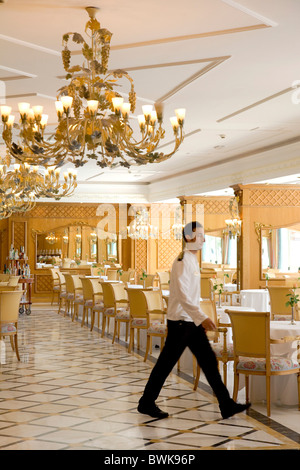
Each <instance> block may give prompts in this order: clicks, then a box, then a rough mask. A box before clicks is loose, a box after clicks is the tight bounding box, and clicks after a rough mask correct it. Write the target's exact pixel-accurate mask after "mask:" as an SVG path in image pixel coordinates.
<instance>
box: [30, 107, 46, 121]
mask: <svg viewBox="0 0 300 470" xmlns="http://www.w3.org/2000/svg"><path fill="white" fill-rule="evenodd" d="M43 109H44V108H43V106H32V110H33V114H34V117H35V119H36V120H37V121H39V120H40V119H41V118H42V114H43Z"/></svg>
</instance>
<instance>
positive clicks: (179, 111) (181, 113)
mask: <svg viewBox="0 0 300 470" xmlns="http://www.w3.org/2000/svg"><path fill="white" fill-rule="evenodd" d="M175 114H176V117H177V121H178V124H179V126H183V123H184V119H185V109H184V108H180V109H175Z"/></svg>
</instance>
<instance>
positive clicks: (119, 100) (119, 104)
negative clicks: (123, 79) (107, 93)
mask: <svg viewBox="0 0 300 470" xmlns="http://www.w3.org/2000/svg"><path fill="white" fill-rule="evenodd" d="M123 101H124V99H123V98H121V97H120V96H115V97H114V98H113V99H112V104H113V107H114V111H115V113H116V114H117V115H119V114H120V113H121V107H122V104H123Z"/></svg>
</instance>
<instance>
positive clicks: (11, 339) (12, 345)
mask: <svg viewBox="0 0 300 470" xmlns="http://www.w3.org/2000/svg"><path fill="white" fill-rule="evenodd" d="M9 339H10V345H11V349H12V350H13V351H14V350H15V346H14V338H13V337H12V336H10V337H9Z"/></svg>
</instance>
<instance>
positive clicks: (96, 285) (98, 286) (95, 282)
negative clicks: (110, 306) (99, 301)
mask: <svg viewBox="0 0 300 470" xmlns="http://www.w3.org/2000/svg"><path fill="white" fill-rule="evenodd" d="M89 281H90V283H91V285H92V287H93V292H94V295H95V294H99V295H101V296H102V295H103V289H102V283H101V282H99V279H89Z"/></svg>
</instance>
